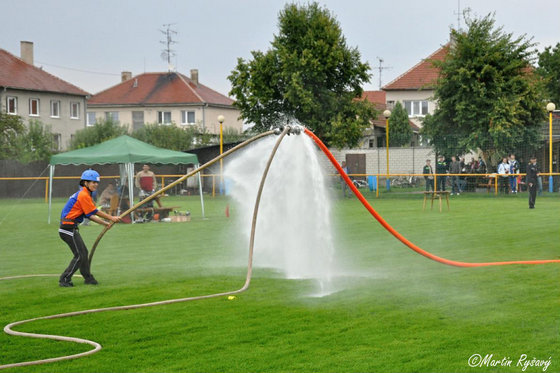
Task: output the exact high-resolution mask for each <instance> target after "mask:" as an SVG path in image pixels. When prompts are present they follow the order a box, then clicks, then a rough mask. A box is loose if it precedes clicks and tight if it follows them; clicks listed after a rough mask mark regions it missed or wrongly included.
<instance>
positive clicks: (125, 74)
mask: <svg viewBox="0 0 560 373" xmlns="http://www.w3.org/2000/svg"><path fill="white" fill-rule="evenodd" d="M130 79H132V73H131V72H130V71H123V72H121V83H122V82H126V81H127V80H130Z"/></svg>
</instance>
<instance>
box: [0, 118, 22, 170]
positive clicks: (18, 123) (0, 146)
mask: <svg viewBox="0 0 560 373" xmlns="http://www.w3.org/2000/svg"><path fill="white" fill-rule="evenodd" d="M23 134H25V124H24V123H23V120H22V119H21V117H20V116H19V115H11V114H7V113H4V112H1V111H0V159H17V157H18V155H19V154H20V152H21V150H20V149H19V148H18V146H19V145H20V143H19V141H18V138H19V137H21V136H22V135H23Z"/></svg>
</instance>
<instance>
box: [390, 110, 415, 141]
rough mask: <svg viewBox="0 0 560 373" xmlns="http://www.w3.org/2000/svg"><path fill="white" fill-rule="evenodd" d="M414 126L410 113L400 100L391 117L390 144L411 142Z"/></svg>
mask: <svg viewBox="0 0 560 373" xmlns="http://www.w3.org/2000/svg"><path fill="white" fill-rule="evenodd" d="M411 139H412V128H410V123H409V121H408V113H407V112H406V110H405V109H404V108H403V106H402V105H401V103H400V102H397V104H396V105H395V107H394V108H393V111H392V112H391V116H390V117H389V146H403V145H408V144H410V140H411Z"/></svg>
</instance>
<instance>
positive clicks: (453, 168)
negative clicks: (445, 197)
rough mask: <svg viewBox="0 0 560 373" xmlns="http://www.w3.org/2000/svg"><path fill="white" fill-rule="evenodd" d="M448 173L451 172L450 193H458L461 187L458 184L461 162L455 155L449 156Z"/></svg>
mask: <svg viewBox="0 0 560 373" xmlns="http://www.w3.org/2000/svg"><path fill="white" fill-rule="evenodd" d="M449 173H450V174H451V195H453V194H457V195H460V194H461V193H460V192H461V188H460V186H459V174H460V173H461V162H459V161H458V160H457V157H455V156H453V157H451V164H450V165H449Z"/></svg>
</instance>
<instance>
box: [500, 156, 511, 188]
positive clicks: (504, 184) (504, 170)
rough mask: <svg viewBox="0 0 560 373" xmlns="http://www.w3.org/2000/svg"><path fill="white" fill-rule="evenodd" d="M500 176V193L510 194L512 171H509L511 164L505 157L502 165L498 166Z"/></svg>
mask: <svg viewBox="0 0 560 373" xmlns="http://www.w3.org/2000/svg"><path fill="white" fill-rule="evenodd" d="M498 174H499V175H500V176H501V177H500V186H499V188H500V191H502V190H503V192H504V193H505V194H508V192H509V185H508V184H509V183H508V176H509V174H510V171H509V163H508V159H507V157H503V158H502V163H500V164H499V165H498Z"/></svg>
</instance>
